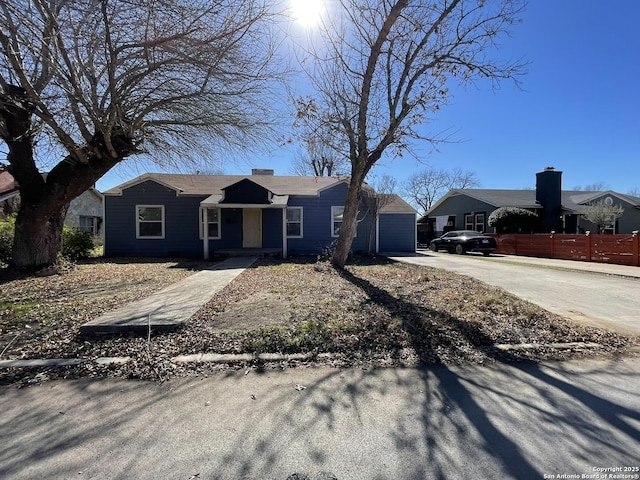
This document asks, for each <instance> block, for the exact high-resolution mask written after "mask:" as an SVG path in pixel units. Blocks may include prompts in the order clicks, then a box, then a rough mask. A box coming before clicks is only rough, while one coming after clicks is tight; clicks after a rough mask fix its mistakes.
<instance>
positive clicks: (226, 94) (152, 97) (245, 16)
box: [0, 0, 275, 267]
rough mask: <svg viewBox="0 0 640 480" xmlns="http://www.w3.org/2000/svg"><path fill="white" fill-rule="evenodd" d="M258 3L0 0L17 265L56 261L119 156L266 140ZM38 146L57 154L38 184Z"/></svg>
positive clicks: (1, 100)
mask: <svg viewBox="0 0 640 480" xmlns="http://www.w3.org/2000/svg"><path fill="white" fill-rule="evenodd" d="M263 1H264V3H262V2H263ZM266 3H267V2H266V0H247V1H243V2H235V1H232V0H212V1H207V2H201V1H193V2H174V1H171V0H130V1H127V2H122V1H116V0H10V1H9V0H0V10H1V11H2V15H1V16H0V138H2V140H3V141H4V143H6V145H7V147H8V150H9V153H8V156H7V161H8V163H9V169H10V171H11V173H12V175H13V176H14V177H15V178H16V180H17V181H18V183H19V185H20V194H21V197H22V203H21V208H20V211H19V214H18V217H17V221H16V230H15V242H14V252H13V262H14V264H15V265H16V266H19V267H25V266H36V265H41V264H50V263H52V262H54V260H55V258H56V255H57V253H58V252H59V251H60V247H61V231H62V222H63V220H64V217H65V214H66V211H67V208H68V206H69V203H70V202H71V200H72V199H73V198H75V197H76V196H78V195H80V194H81V193H82V192H83V191H85V190H86V189H87V188H89V187H90V186H91V185H93V184H94V183H95V181H96V180H97V179H99V178H100V177H101V176H102V175H104V174H105V173H106V172H107V171H108V170H109V169H111V168H112V167H114V166H115V165H116V164H118V163H119V162H121V161H123V160H124V159H126V158H128V157H131V156H132V155H135V154H140V153H149V154H153V157H152V158H153V159H154V160H156V161H171V158H172V156H171V154H174V153H175V152H180V154H181V155H180V157H179V158H180V159H181V160H183V159H185V158H187V157H188V154H189V152H192V151H193V148H194V146H202V147H203V148H204V149H205V150H206V148H211V147H212V146H216V147H219V148H225V147H242V146H246V145H249V144H251V142H252V141H259V140H260V139H262V138H265V137H267V135H266V134H265V132H266V131H267V130H268V128H269V123H270V122H269V121H268V120H267V118H268V117H266V116H265V115H264V111H266V110H267V108H268V107H269V105H270V103H271V102H270V97H271V93H272V92H273V88H271V83H270V82H269V80H271V79H272V78H274V70H273V69H272V67H271V65H272V63H271V62H270V60H271V59H272V57H273V52H274V50H275V46H274V45H273V43H272V37H271V35H272V34H271V30H272V29H271V27H272V18H271V17H272V11H271V9H270V7H269V6H268V5H266ZM47 139H50V140H51V141H52V142H51V143H52V144H55V145H57V146H58V149H57V153H58V154H59V155H60V157H59V158H62V160H61V161H59V162H58V163H57V164H55V166H54V167H53V168H52V169H51V171H50V172H49V174H48V175H47V176H46V179H44V178H43V176H42V175H41V174H40V172H39V171H38V166H37V164H36V155H37V154H38V152H39V148H41V147H42V146H43V145H44V144H46V140H47ZM173 158H175V157H173Z"/></svg>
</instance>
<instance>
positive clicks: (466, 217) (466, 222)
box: [464, 213, 473, 230]
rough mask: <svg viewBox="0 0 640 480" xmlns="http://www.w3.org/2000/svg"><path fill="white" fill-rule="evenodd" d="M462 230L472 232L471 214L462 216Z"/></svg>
mask: <svg viewBox="0 0 640 480" xmlns="http://www.w3.org/2000/svg"><path fill="white" fill-rule="evenodd" d="M464 229H465V230H473V214H472V213H466V214H465V215H464Z"/></svg>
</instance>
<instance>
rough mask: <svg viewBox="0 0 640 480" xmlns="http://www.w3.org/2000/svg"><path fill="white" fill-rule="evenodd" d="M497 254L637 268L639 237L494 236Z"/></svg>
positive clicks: (577, 235) (639, 250)
mask: <svg viewBox="0 0 640 480" xmlns="http://www.w3.org/2000/svg"><path fill="white" fill-rule="evenodd" d="M491 236H492V237H494V238H495V239H496V241H497V242H498V250H497V252H496V253H504V254H506V255H523V256H529V257H544V258H559V259H564V260H581V261H586V262H601V263H616V264H620V265H633V266H640V238H639V237H638V234H637V233H634V234H631V235H590V234H588V235H587V234H581V235H579V234H576V235H571V234H556V233H553V234H552V233H536V234H531V235H523V234H493V235H491Z"/></svg>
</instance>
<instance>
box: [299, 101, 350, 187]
mask: <svg viewBox="0 0 640 480" xmlns="http://www.w3.org/2000/svg"><path fill="white" fill-rule="evenodd" d="M295 103H296V109H297V111H298V112H300V113H301V115H298V116H297V118H296V121H295V122H294V124H293V127H294V135H295V137H296V139H297V141H298V143H299V144H300V145H301V147H302V148H301V150H302V152H301V153H299V154H298V155H297V156H296V157H295V158H294V160H293V171H294V173H295V174H296V175H315V176H316V177H324V176H327V177H331V176H342V175H346V174H347V172H348V171H349V158H348V157H347V156H345V154H344V147H343V145H340V141H341V140H342V139H341V138H340V137H336V136H335V135H333V132H332V127H331V125H330V123H328V122H324V121H323V120H322V119H321V118H320V117H319V116H318V115H317V114H316V113H317V112H316V111H315V110H314V108H313V107H314V103H313V100H311V99H308V98H299V99H296V100H295ZM302 112H304V113H303V114H302ZM310 120H312V121H310Z"/></svg>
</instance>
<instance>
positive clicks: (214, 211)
mask: <svg viewBox="0 0 640 480" xmlns="http://www.w3.org/2000/svg"><path fill="white" fill-rule="evenodd" d="M205 212H206V213H205V214H206V219H207V238H220V209H219V208H207V209H205Z"/></svg>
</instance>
